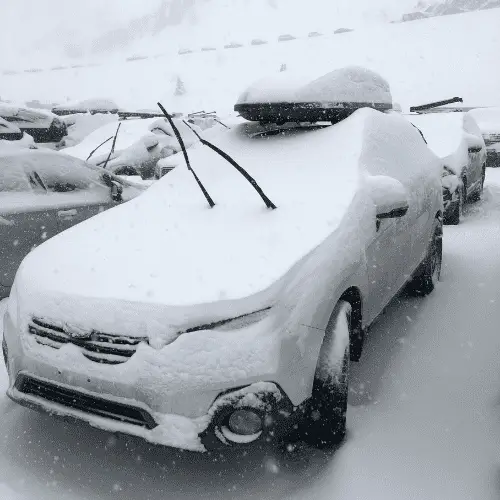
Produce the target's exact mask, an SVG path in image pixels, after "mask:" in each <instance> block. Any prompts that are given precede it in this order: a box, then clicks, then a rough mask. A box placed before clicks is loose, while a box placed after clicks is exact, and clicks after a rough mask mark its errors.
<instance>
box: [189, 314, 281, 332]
mask: <svg viewBox="0 0 500 500" xmlns="http://www.w3.org/2000/svg"><path fill="white" fill-rule="evenodd" d="M270 310H271V308H270V307H266V308H264V309H259V310H258V311H254V312H252V313H248V314H242V315H241V316H236V317H235V318H230V319H223V320H221V321H215V322H213V323H207V324H205V325H200V326H195V327H193V328H188V329H187V330H184V331H183V332H179V335H180V334H182V333H191V332H199V331H201V330H219V331H230V330H240V329H241V328H246V327H247V326H250V325H253V324H254V323H258V322H259V321H261V320H263V319H264V318H265V317H266V316H267V315H268V314H269V312H270Z"/></svg>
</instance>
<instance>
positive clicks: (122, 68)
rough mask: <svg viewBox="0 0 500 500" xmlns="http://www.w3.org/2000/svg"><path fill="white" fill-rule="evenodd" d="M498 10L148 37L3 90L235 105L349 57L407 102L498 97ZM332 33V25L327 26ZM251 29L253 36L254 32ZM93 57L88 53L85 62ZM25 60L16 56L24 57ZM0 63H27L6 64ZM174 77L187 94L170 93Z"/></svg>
mask: <svg viewBox="0 0 500 500" xmlns="http://www.w3.org/2000/svg"><path fill="white" fill-rule="evenodd" d="M499 25H500V9H491V10H488V11H482V12H473V13H468V14H461V15H456V16H445V17H438V18H433V19H427V20H423V21H415V22H412V23H401V24H389V23H388V24H376V23H375V24H373V25H367V26H365V27H363V28H362V29H357V30H356V31H354V32H352V33H343V34H341V35H333V34H331V32H330V33H329V34H325V36H323V37H316V38H307V36H306V35H301V38H300V39H297V40H292V41H290V42H286V43H278V42H277V41H276V38H277V35H278V34H279V33H276V36H275V37H274V38H273V39H271V38H269V43H268V44H266V45H261V46H251V45H248V44H247V45H245V46H244V47H242V48H239V49H231V50H224V49H223V48H222V46H218V47H217V48H218V50H216V51H212V52H200V51H199V50H198V48H199V47H198V48H197V46H193V47H191V48H193V49H195V50H196V52H194V53H192V54H187V55H183V56H179V55H177V47H173V46H172V45H169V44H167V43H159V39H156V38H150V39H148V40H149V42H148V43H146V41H144V44H145V45H144V46H143V47H142V49H141V50H142V52H141V54H142V55H143V56H146V58H145V59H142V60H136V61H132V62H127V61H126V55H127V54H126V53H125V52H124V51H122V52H121V53H116V54H114V55H108V56H106V57H105V58H104V57H102V58H101V60H100V61H98V62H99V65H97V66H91V67H79V68H71V67H68V68H67V69H66V70H61V71H50V70H49V68H50V66H45V67H44V68H43V69H44V70H43V71H40V72H32V73H20V74H14V75H10V74H5V75H3V76H2V79H1V82H0V96H1V97H2V99H10V100H13V101H16V102H20V103H23V102H24V101H27V100H31V99H38V100H40V101H43V102H60V103H64V102H65V101H66V99H70V100H82V99H92V98H112V99H113V100H115V101H116V102H117V103H118V104H119V105H120V106H122V107H124V108H127V109H139V108H148V109H157V107H156V102H157V101H158V100H160V101H162V103H163V104H164V105H165V106H166V108H167V110H168V111H169V112H173V111H188V112H191V111H197V110H201V109H205V110H206V111H212V110H214V109H215V110H217V111H218V112H219V114H220V115H221V116H222V115H224V114H226V113H227V112H229V111H232V109H233V105H234V103H235V102H236V100H237V98H238V95H239V94H240V92H242V91H243V90H244V89H245V88H247V87H248V85H249V84H251V83H252V82H253V81H255V80H257V79H259V78H261V77H263V76H267V75H268V74H270V73H271V74H272V73H275V72H278V71H279V70H280V68H281V66H282V65H283V64H285V65H286V67H287V70H299V71H301V72H309V73H311V74H313V73H314V74H316V75H318V76H319V75H321V74H324V73H327V72H329V71H331V70H333V69H335V68H339V67H342V66H346V65H353V64H354V65H361V66H365V67H367V68H369V69H372V70H375V71H377V72H379V73H380V74H381V75H382V76H383V77H385V78H386V79H387V80H388V81H389V83H390V85H391V90H392V94H393V97H394V100H395V101H396V102H399V103H401V105H402V106H403V108H404V109H406V110H407V109H408V107H409V106H411V105H416V104H422V103H425V102H431V101H436V100H440V99H445V98H449V97H453V96H461V97H463V99H464V103H465V104H466V105H472V106H480V105H484V106H487V105H490V106H491V105H497V106H498V105H500V94H499V92H498V88H500V72H499V71H498V70H497V68H498V54H500V37H499V36H498V26H499ZM332 31H333V30H332ZM256 36H257V35H256ZM92 62H95V61H93V60H91V59H89V60H86V61H82V62H81V64H90V63H92ZM20 64H22V62H20ZM2 69H5V70H9V69H19V70H22V69H26V68H25V67H22V68H21V67H20V68H17V67H10V66H4V67H3V68H2ZM178 78H180V80H181V81H182V83H183V87H184V89H185V93H184V94H183V95H177V96H176V95H174V94H175V89H176V85H177V82H178Z"/></svg>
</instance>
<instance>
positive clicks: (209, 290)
mask: <svg viewBox="0 0 500 500" xmlns="http://www.w3.org/2000/svg"><path fill="white" fill-rule="evenodd" d="M405 127H406V129H405ZM262 130H263V129H262V128H260V126H259V125H256V124H244V125H240V126H237V127H235V128H234V129H232V130H231V131H229V132H227V134H221V135H220V138H219V140H218V141H217V145H218V146H219V147H221V148H222V149H223V150H224V151H226V152H228V153H229V154H231V155H232V156H233V157H234V158H235V159H236V160H237V161H238V162H239V163H240V164H241V165H242V166H243V167H244V168H246V169H247V170H248V171H249V173H250V174H251V175H252V176H254V178H255V179H256V180H257V182H258V183H259V185H260V186H261V187H262V188H263V189H264V191H265V192H266V194H267V195H268V196H269V197H270V198H271V199H272V201H273V202H274V203H275V204H276V205H277V206H278V209H277V210H270V209H267V208H266V207H265V205H264V203H263V201H262V200H261V198H260V197H259V196H258V194H257V193H256V192H255V191H254V190H253V188H252V187H251V186H250V185H249V183H248V182H247V181H246V180H245V179H244V178H243V177H242V176H241V175H240V174H239V173H238V172H237V171H236V170H235V169H234V168H233V167H232V166H231V165H229V164H228V163H227V162H226V161H224V160H223V159H222V158H220V157H219V156H218V155H217V154H216V153H214V152H213V151H211V150H210V149H208V148H205V147H203V146H202V145H201V144H198V145H195V146H194V147H193V148H192V149H191V150H190V151H189V154H190V158H191V164H192V166H193V168H194V169H195V170H196V173H197V174H198V176H199V177H200V179H201V180H202V182H203V183H204V184H205V187H206V188H207V190H208V191H209V193H210V195H211V196H212V197H213V199H214V201H215V203H216V206H215V207H214V208H212V209H210V208H209V207H208V204H207V202H206V200H205V198H204V197H203V194H202V193H201V191H200V189H199V187H198V186H197V184H196V182H195V180H194V179H193V177H192V174H191V173H190V172H189V171H188V170H187V169H186V168H181V167H179V168H176V169H175V170H174V171H173V172H171V173H169V174H168V175H167V176H165V177H164V178H162V179H161V180H160V181H159V182H157V183H156V184H154V185H153V186H151V187H150V188H149V190H148V191H146V192H145V193H144V194H143V195H141V196H140V197H138V198H136V199H134V200H132V201H131V202H128V203H126V204H124V205H122V206H120V207H117V208H114V209H112V210H109V211H107V212H104V213H102V214H100V215H98V216H96V217H95V218H93V219H91V220H89V221H86V222H84V223H82V224H80V225H78V226H76V227H74V228H72V229H70V230H68V231H65V232H64V233H62V234H60V235H58V236H56V237H55V238H53V239H51V240H49V241H48V242H46V243H45V244H44V245H41V246H40V247H39V248H37V249H36V250H35V251H34V252H32V253H31V254H30V255H29V256H28V257H27V258H26V259H25V261H24V264H23V265H22V271H20V272H19V273H18V289H20V290H22V289H23V288H24V287H26V286H29V294H28V295H29V296H30V297H31V298H32V299H33V300H30V301H29V302H30V303H29V308H31V309H37V310H40V314H49V313H50V311H52V310H53V308H54V306H53V305H51V304H56V303H57V304H58V306H57V307H58V309H57V311H56V312H55V313H54V316H55V317H60V316H61V314H63V311H64V310H68V311H71V310H73V308H74V307H76V306H77V307H78V308H80V309H81V308H85V310H86V311H87V312H86V313H85V316H86V317H87V319H88V320H89V321H90V320H92V318H94V319H95V318H97V319H95V323H96V324H95V325H94V326H95V327H99V328H105V327H108V328H111V329H115V328H116V327H117V326H116V325H115V323H114V322H116V314H122V313H118V312H117V311H118V310H122V309H123V314H124V315H125V316H124V317H127V318H129V319H128V320H127V321H125V322H128V324H127V325H124V324H122V321H120V328H122V330H123V329H127V330H128V329H130V330H133V331H136V329H137V321H140V322H142V321H146V322H147V324H148V325H149V329H150V330H149V331H151V329H152V330H155V329H156V330H158V329H160V330H161V329H162V328H163V329H164V328H165V326H164V325H163V327H162V322H161V319H160V318H161V317H162V310H163V309H164V307H169V306H171V307H174V308H175V309H174V310H173V311H170V312H169V318H171V319H172V321H174V322H175V321H177V322H178V323H179V324H182V321H183V320H185V319H186V314H188V313H187V312H186V308H188V309H189V310H190V313H189V318H190V320H192V321H195V320H196V314H194V313H193V312H192V310H191V309H192V307H193V306H196V305H199V304H208V303H211V304H212V305H213V304H219V305H220V307H221V308H222V309H220V312H219V313H220V314H227V313H228V306H227V304H226V305H224V304H225V302H226V301H233V302H234V301H236V302H238V303H239V306H234V307H235V309H238V307H239V308H240V310H238V311H237V310H233V312H234V313H235V314H234V315H235V316H236V315H237V314H238V313H239V314H243V313H245V312H248V309H246V308H247V307H252V306H256V307H255V309H257V308H258V307H257V306H258V305H260V306H262V302H263V301H268V300H270V299H269V296H268V293H270V292H269V290H270V288H269V287H272V285H275V284H278V283H279V281H280V278H281V277H282V276H284V275H285V274H286V273H287V272H288V271H289V270H290V268H291V267H292V266H293V265H294V264H296V263H297V262H298V261H299V260H300V259H301V258H303V257H304V256H305V255H307V254H308V253H309V252H310V251H311V250H313V249H314V248H315V247H316V246H317V245H318V244H320V243H321V242H323V241H324V239H325V238H326V237H327V236H329V235H330V234H331V233H332V232H334V231H335V229H336V228H337V227H338V226H339V224H340V223H341V221H342V220H343V219H344V217H345V215H346V213H347V212H348V209H349V206H350V204H351V203H352V202H353V199H354V196H355V194H356V193H357V192H358V189H360V187H359V186H360V172H362V171H367V172H369V173H371V172H372V171H373V172H376V171H377V168H376V165H377V164H380V169H379V171H378V174H383V175H390V172H391V171H392V172H394V171H395V172H397V175H404V174H402V173H401V172H402V170H403V169H402V164H404V163H411V162H417V163H416V165H414V166H413V168H414V169H416V170H417V171H418V170H419V168H421V166H422V165H423V164H424V163H422V162H425V161H428V162H429V161H430V162H431V164H433V163H432V162H434V161H435V160H434V156H432V155H431V153H428V155H429V157H430V158H431V159H430V160H428V159H427V160H425V158H426V154H427V153H426V152H427V151H428V150H427V148H426V147H425V144H424V143H423V141H421V139H420V137H419V135H418V134H417V132H416V131H414V129H413V127H411V125H410V124H409V123H408V122H407V121H406V120H405V119H404V118H402V117H401V116H399V115H385V114H382V113H378V112H375V111H373V110H369V109H364V110H360V111H357V112H356V113H354V114H353V115H352V116H351V117H350V118H348V119H346V120H344V121H343V122H341V123H339V124H337V125H335V126H332V127H327V128H325V129H322V130H310V129H306V130H290V131H289V132H286V133H282V134H278V135H271V136H269V135H265V136H259V137H255V136H253V134H254V133H256V132H259V131H262ZM380 130H384V132H383V134H386V136H387V137H385V136H384V137H381V132H380ZM401 130H406V137H409V140H410V141H413V142H412V143H411V144H405V145H404V146H403V145H401V146H399V142H400V141H399V142H398V140H397V139H398V138H400V137H401ZM398 147H399V148H400V149H399V150H398V155H399V157H396V156H395V155H394V148H398ZM415 148H416V149H415ZM419 148H420V149H419ZM408 149H409V150H410V151H411V152H412V154H411V155H408ZM391 162H392V163H397V167H394V168H392V170H391V168H390V164H391ZM372 169H374V170H372ZM385 172H389V173H387V174H385ZM79 256H81V258H80V257H79ZM42 261H43V263H44V264H43V265H41V264H40V263H41V262H42ZM96 283H98V286H96ZM250 296H251V297H254V299H252V304H250V305H249V304H248V301H247V300H246V299H247V298H248V297H250ZM266 297H267V298H266ZM24 298H26V297H24ZM239 299H245V301H244V303H243V302H242V303H240V302H239ZM75 301H76V302H75ZM130 302H135V303H142V304H143V305H142V306H141V308H142V307H144V308H145V310H147V311H148V313H147V314H145V312H144V311H143V312H142V313H141V315H142V316H141V318H142V319H140V318H139V317H137V312H135V311H138V309H134V308H130V305H129V304H130ZM63 304H65V306H64V307H63ZM85 304H87V305H85ZM89 304H91V306H90V305H89ZM243 307H244V308H245V309H244V310H241V309H242V308H243ZM200 311H201V312H199V313H198V314H202V313H203V314H205V315H206V314H207V308H206V307H201V309H200ZM68 315H69V319H71V314H69V313H68ZM131 315H132V316H131ZM134 318H135V319H134ZM141 324H142V323H141ZM132 334H133V333H132Z"/></svg>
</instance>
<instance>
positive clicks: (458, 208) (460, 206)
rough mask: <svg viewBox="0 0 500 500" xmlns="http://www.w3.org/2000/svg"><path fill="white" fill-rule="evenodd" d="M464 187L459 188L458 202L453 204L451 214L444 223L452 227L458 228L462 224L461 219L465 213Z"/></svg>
mask: <svg viewBox="0 0 500 500" xmlns="http://www.w3.org/2000/svg"><path fill="white" fill-rule="evenodd" d="M464 199H465V192H464V187H463V186H462V187H459V188H458V200H457V201H455V202H453V205H452V206H451V210H450V213H449V214H448V215H447V216H446V217H445V219H444V223H445V224H448V225H450V226H457V225H458V224H460V217H461V216H462V214H463V213H464Z"/></svg>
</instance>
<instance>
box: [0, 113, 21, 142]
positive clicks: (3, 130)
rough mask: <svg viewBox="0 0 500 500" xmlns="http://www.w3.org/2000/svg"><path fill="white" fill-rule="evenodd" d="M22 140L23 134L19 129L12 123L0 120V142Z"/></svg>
mask: <svg viewBox="0 0 500 500" xmlns="http://www.w3.org/2000/svg"><path fill="white" fill-rule="evenodd" d="M22 138H23V133H22V132H21V129H20V128H19V127H16V125H14V124H13V123H9V122H8V121H6V120H4V119H3V118H0V140H3V141H19V140H21V139H22Z"/></svg>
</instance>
